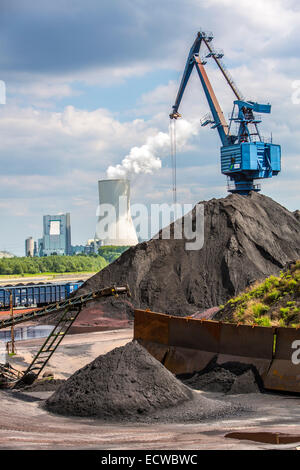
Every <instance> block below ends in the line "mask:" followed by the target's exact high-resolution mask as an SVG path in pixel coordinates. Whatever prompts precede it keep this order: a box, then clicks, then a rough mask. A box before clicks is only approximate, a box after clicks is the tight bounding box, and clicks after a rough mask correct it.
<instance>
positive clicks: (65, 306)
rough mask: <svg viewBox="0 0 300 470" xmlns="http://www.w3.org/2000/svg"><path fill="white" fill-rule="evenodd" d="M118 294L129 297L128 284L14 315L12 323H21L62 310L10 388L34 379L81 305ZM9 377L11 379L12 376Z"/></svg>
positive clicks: (8, 323) (2, 326)
mask: <svg viewBox="0 0 300 470" xmlns="http://www.w3.org/2000/svg"><path fill="white" fill-rule="evenodd" d="M119 294H127V295H128V296H129V297H130V290H129V287H128V285H125V286H120V287H116V286H112V287H106V288H104V289H101V290H98V291H96V292H89V293H88V294H83V295H81V296H77V297H73V298H70V299H68V300H66V301H63V302H59V303H57V304H52V305H49V306H48V307H46V308H45V309H42V310H39V311H38V312H30V313H27V314H25V315H21V316H20V317H21V318H18V317H16V318H15V319H14V323H23V322H25V321H28V320H31V319H32V318H33V317H34V318H36V317H43V316H46V315H49V314H50V313H54V312H60V311H63V314H62V316H61V317H60V318H59V320H58V321H57V323H56V325H55V327H54V328H53V330H52V331H51V333H50V334H49V336H48V337H47V338H46V340H45V342H44V344H43V345H42V347H41V348H40V350H39V351H38V353H37V354H36V355H35V356H34V358H33V360H32V362H31V364H30V365H29V366H28V368H27V369H26V370H25V372H24V373H23V374H22V376H21V377H19V378H18V379H17V380H12V381H11V388H19V386H24V385H26V384H28V385H30V384H31V383H33V382H34V381H35V380H36V378H37V377H38V376H39V374H40V373H41V371H42V370H43V369H44V367H45V366H46V364H47V363H48V362H49V360H50V358H51V356H52V355H53V354H54V352H55V351H56V350H57V348H58V346H59V345H60V343H61V342H62V340H63V339H64V337H65V336H66V334H67V333H68V331H69V330H70V328H71V326H72V325H73V323H74V322H75V320H76V318H77V317H78V315H79V314H80V312H81V310H82V307H83V306H85V305H86V304H87V303H88V302H90V301H92V300H95V299H97V298H99V297H109V296H115V297H118V295H119ZM12 321H13V320H11V319H8V320H5V321H3V322H2V324H0V329H1V328H5V327H7V326H10V324H11V322H12ZM4 325H5V326H4ZM11 378H12V379H13V377H11Z"/></svg>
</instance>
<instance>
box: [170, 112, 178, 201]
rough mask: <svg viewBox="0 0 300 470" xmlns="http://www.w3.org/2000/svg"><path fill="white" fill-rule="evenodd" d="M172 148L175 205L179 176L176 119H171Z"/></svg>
mask: <svg viewBox="0 0 300 470" xmlns="http://www.w3.org/2000/svg"><path fill="white" fill-rule="evenodd" d="M170 146H171V166H172V191H173V203H174V204H176V203H177V175H176V119H170Z"/></svg>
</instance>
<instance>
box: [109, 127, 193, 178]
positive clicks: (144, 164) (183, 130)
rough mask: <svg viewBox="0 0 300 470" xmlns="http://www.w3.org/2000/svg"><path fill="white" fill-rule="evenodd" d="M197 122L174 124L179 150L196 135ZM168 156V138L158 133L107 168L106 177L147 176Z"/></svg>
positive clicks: (164, 134) (166, 135)
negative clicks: (140, 174)
mask: <svg viewBox="0 0 300 470" xmlns="http://www.w3.org/2000/svg"><path fill="white" fill-rule="evenodd" d="M199 128H200V123H199V121H198V120H197V121H193V122H189V121H186V120H184V119H181V120H180V121H178V122H177V123H176V145H177V148H178V149H179V150H182V149H184V148H186V147H187V145H188V141H189V139H190V138H191V137H192V136H195V135H197V134H198V132H199ZM169 154H170V136H169V134H166V133H165V132H158V133H157V134H156V135H155V136H153V137H148V139H147V140H146V143H145V144H144V145H142V146H141V147H132V149H131V150H130V152H129V154H128V155H126V157H125V158H124V159H123V160H122V162H121V163H120V164H118V165H116V166H109V167H108V168H107V170H106V174H107V177H108V178H110V179H114V178H128V177H130V176H132V175H138V174H139V173H144V174H147V173H148V174H149V173H153V171H155V170H159V169H160V168H161V158H162V157H164V156H166V155H169Z"/></svg>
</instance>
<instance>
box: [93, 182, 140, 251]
mask: <svg viewBox="0 0 300 470" xmlns="http://www.w3.org/2000/svg"><path fill="white" fill-rule="evenodd" d="M98 190H99V208H98V221H97V227H96V238H97V239H98V240H100V243H101V245H102V246H108V245H115V246H134V245H137V244H138V238H137V235H136V231H135V228H134V225H133V222H132V218H131V212H130V181H129V180H128V179H109V180H100V181H98Z"/></svg>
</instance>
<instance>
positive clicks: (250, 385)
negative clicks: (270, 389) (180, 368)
mask: <svg viewBox="0 0 300 470" xmlns="http://www.w3.org/2000/svg"><path fill="white" fill-rule="evenodd" d="M179 377H180V376H179ZM181 380H182V382H183V383H184V384H185V385H188V386H189V387H191V388H192V389H194V390H203V391H206V392H221V393H227V394H231V395H233V394H244V393H259V392H260V391H261V390H262V388H263V387H262V381H261V378H260V376H259V374H258V372H257V370H256V369H255V367H254V366H252V365H251V364H243V363H238V362H227V363H224V364H221V365H218V364H217V363H216V361H215V360H213V361H212V362H211V363H210V364H209V365H208V366H207V367H206V368H205V369H204V370H202V371H200V372H196V373H194V374H192V375H188V376H186V375H185V376H181Z"/></svg>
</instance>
